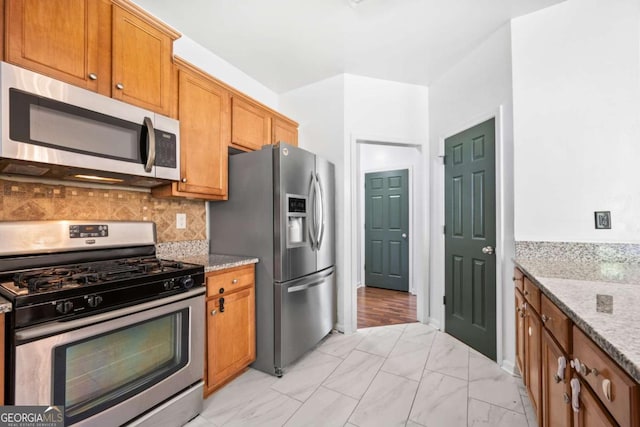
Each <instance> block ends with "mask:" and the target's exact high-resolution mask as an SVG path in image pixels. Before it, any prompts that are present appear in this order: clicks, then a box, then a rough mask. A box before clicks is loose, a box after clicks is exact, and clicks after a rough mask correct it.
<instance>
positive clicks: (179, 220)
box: [176, 213, 187, 230]
mask: <svg viewBox="0 0 640 427" xmlns="http://www.w3.org/2000/svg"><path fill="white" fill-rule="evenodd" d="M176 228H177V229H178V230H184V229H185V228H187V214H184V213H179V214H176Z"/></svg>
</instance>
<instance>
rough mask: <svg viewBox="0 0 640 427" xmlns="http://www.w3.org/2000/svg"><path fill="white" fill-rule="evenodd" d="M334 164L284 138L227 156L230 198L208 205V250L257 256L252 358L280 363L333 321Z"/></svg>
mask: <svg viewBox="0 0 640 427" xmlns="http://www.w3.org/2000/svg"><path fill="white" fill-rule="evenodd" d="M334 187H335V181H334V166H333V164H332V163H330V162H328V161H326V160H324V159H321V158H319V157H317V156H316V155H314V154H313V153H310V152H308V151H306V150H303V149H300V148H298V147H293V146H290V145H288V144H285V143H279V144H277V145H273V146H265V147H263V148H262V149H261V150H258V151H254V152H248V153H242V154H236V155H232V156H230V158H229V200H228V201H226V202H220V203H218V202H211V203H210V204H209V227H210V230H211V233H210V234H211V238H210V242H211V244H210V252H211V253H226V254H231V255H243V256H257V257H258V258H259V259H260V262H259V263H258V264H257V265H256V361H255V362H254V364H253V367H254V368H256V369H260V370H262V371H264V372H267V373H270V374H275V375H282V373H283V369H284V367H285V366H287V365H288V364H290V363H291V362H293V361H294V360H296V359H297V358H299V357H300V356H302V355H303V354H304V353H305V352H306V351H308V350H309V349H311V348H312V347H313V346H314V345H316V344H317V343H318V342H319V341H320V340H321V339H322V338H323V337H324V336H325V335H327V334H328V333H329V332H330V331H331V329H332V328H333V325H334V323H335V312H336V308H335V267H334V266H335V231H334V228H335V227H334V224H335V218H334V217H335V214H334Z"/></svg>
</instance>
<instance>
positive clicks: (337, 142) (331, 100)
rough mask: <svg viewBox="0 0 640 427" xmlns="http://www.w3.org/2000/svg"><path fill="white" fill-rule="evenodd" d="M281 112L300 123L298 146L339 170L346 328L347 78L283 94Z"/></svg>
mask: <svg viewBox="0 0 640 427" xmlns="http://www.w3.org/2000/svg"><path fill="white" fill-rule="evenodd" d="M279 104H280V111H281V112H282V113H283V114H286V115H288V116H289V117H292V118H295V119H296V120H297V121H298V123H299V127H298V145H299V146H300V147H302V148H305V149H307V150H309V151H312V152H314V153H316V154H318V155H319V156H321V157H324V158H326V159H327V160H329V161H331V162H332V163H333V164H334V165H335V173H336V177H335V178H336V195H335V203H336V280H337V283H338V325H337V327H338V329H339V330H342V331H344V330H345V314H344V313H345V305H346V306H350V304H351V294H350V293H349V292H348V289H347V288H346V287H345V286H344V285H343V283H345V282H346V281H347V280H348V279H347V278H346V277H345V272H346V270H345V265H348V264H345V263H344V259H345V257H346V256H347V255H346V254H348V253H349V250H350V249H349V248H348V247H346V243H347V242H346V239H344V238H342V237H341V236H344V235H345V233H346V232H347V227H348V224H345V218H344V216H343V215H341V213H342V212H344V209H345V208H344V206H345V203H348V200H345V188H346V187H348V180H347V179H345V162H344V151H345V146H344V77H343V76H342V75H340V76H335V77H332V78H330V79H326V80H322V81H320V82H317V83H314V84H312V85H309V86H305V87H302V88H298V89H295V90H293V91H290V92H287V93H285V94H284V95H282V96H281V97H280V100H279Z"/></svg>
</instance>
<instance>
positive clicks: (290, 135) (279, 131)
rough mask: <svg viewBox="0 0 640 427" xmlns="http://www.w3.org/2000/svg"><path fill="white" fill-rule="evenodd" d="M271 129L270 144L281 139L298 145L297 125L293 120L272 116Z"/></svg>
mask: <svg viewBox="0 0 640 427" xmlns="http://www.w3.org/2000/svg"><path fill="white" fill-rule="evenodd" d="M271 129H272V137H271V143H272V144H276V143H278V142H280V141H282V142H286V143H287V144H290V145H294V146H296V147H297V146H298V125H297V124H296V123H295V122H292V121H291V120H289V119H286V118H283V117H274V118H273V121H272V125H271Z"/></svg>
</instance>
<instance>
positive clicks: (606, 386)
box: [602, 379, 612, 402]
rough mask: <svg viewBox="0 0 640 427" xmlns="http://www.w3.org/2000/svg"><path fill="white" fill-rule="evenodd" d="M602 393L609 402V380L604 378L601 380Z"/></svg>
mask: <svg viewBox="0 0 640 427" xmlns="http://www.w3.org/2000/svg"><path fill="white" fill-rule="evenodd" d="M602 393H604V397H605V399H607V400H608V401H609V402H611V400H612V399H611V381H610V380H607V379H604V380H602Z"/></svg>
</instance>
